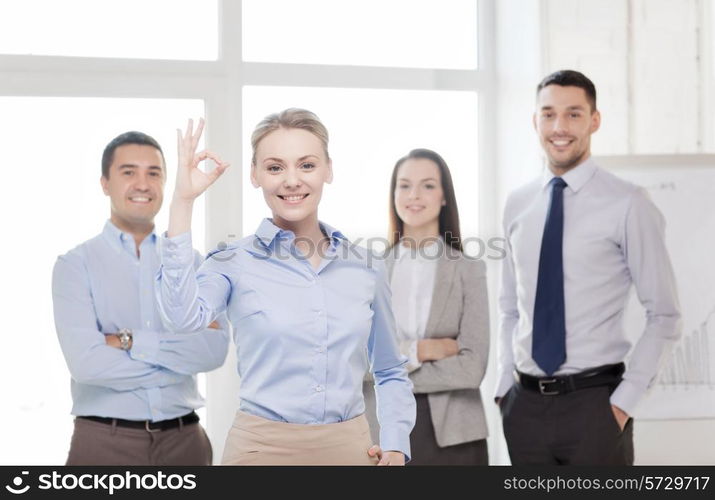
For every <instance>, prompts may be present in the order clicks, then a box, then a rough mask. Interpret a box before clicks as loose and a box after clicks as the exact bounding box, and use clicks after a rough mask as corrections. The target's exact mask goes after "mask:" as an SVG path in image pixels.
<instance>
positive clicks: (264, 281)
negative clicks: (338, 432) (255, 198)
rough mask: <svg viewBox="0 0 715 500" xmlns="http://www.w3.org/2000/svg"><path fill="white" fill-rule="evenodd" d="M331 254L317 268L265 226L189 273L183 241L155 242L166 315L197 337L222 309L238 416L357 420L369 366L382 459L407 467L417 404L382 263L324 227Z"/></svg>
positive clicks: (288, 237) (187, 238)
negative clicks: (390, 453) (230, 333)
mask: <svg viewBox="0 0 715 500" xmlns="http://www.w3.org/2000/svg"><path fill="white" fill-rule="evenodd" d="M321 228H322V229H323V231H324V233H325V234H326V235H327V236H328V237H329V241H330V245H329V247H328V250H327V252H326V254H325V256H324V257H323V260H322V262H321V263H320V265H319V267H318V268H317V269H315V268H313V267H312V266H311V264H310V262H309V261H308V260H307V259H305V258H304V257H303V256H302V254H301V253H300V251H299V250H297V248H296V246H295V245H294V240H295V235H294V234H293V233H292V232H291V231H285V230H282V229H280V228H278V227H277V226H275V225H274V224H273V223H272V221H271V220H269V219H264V220H263V222H262V223H261V225H260V226H259V228H258V230H257V231H256V233H255V235H251V236H248V237H246V238H244V239H242V240H239V241H237V242H235V243H233V244H231V245H229V246H228V247H226V248H223V249H221V250H220V251H216V252H212V253H211V254H209V257H208V258H207V259H206V261H205V262H204V264H203V265H202V266H201V268H200V269H199V271H198V273H195V272H194V268H193V267H192V265H191V262H192V257H191V234H190V233H183V234H180V235H177V236H175V237H173V238H161V245H160V246H161V247H162V250H161V259H162V271H161V274H160V275H159V277H158V279H159V282H160V287H159V288H158V290H157V292H158V293H160V299H159V302H160V306H161V309H162V313H163V315H164V316H163V318H164V320H165V322H166V323H167V326H169V328H171V329H174V330H189V331H194V330H200V329H202V328H205V327H206V325H207V324H209V323H210V322H211V321H212V320H213V319H214V318H215V317H216V315H218V314H220V313H221V312H223V311H225V310H227V311H228V317H229V320H230V321H231V324H232V325H233V328H234V336H235V343H236V345H237V346H238V372H239V375H240V377H241V393H240V398H241V401H240V408H241V410H242V411H245V412H246V413H249V414H252V415H255V416H259V417H263V418H266V419H270V420H274V421H279V422H289V423H294V424H329V423H336V422H342V421H345V420H349V419H352V418H355V417H357V416H359V415H361V414H362V413H364V411H365V404H364V402H363V396H362V381H363V377H364V375H365V373H366V371H367V369H368V368H369V367H370V366H371V367H372V371H373V374H374V379H375V390H376V395H377V401H378V419H379V421H380V425H381V431H380V445H381V447H382V449H383V450H396V451H401V452H403V453H404V454H405V455H406V456H408V458H409V452H410V442H409V435H410V432H411V430H412V427H413V425H414V421H415V400H414V396H413V394H412V383H411V382H410V380H409V378H408V376H407V371H406V368H405V363H406V361H407V360H406V358H405V357H404V356H402V355H400V353H399V349H398V347H397V344H396V341H395V335H394V328H395V327H394V319H393V315H392V310H391V306H390V288H389V284H388V280H387V274H386V271H385V265H384V262H383V261H382V260H378V259H376V258H375V257H374V256H373V255H372V254H370V253H369V252H368V251H367V250H366V249H364V248H361V247H358V246H354V245H351V244H350V243H349V242H348V240H347V239H346V238H345V237H344V236H343V235H342V234H341V233H340V232H339V231H336V230H335V229H333V228H331V227H330V226H328V225H326V224H322V223H321Z"/></svg>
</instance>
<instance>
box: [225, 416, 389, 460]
mask: <svg viewBox="0 0 715 500" xmlns="http://www.w3.org/2000/svg"><path fill="white" fill-rule="evenodd" d="M372 445H373V443H372V441H371V439H370V428H369V426H368V423H367V419H366V418H365V416H364V415H360V416H359V417H355V418H353V419H350V420H347V421H345V422H339V423H337V424H324V425H304V424H287V423H284V422H274V421H272V420H268V419H265V418H261V417H256V416H253V415H249V414H248V413H245V412H242V411H238V412H237V413H236V418H235V419H234V421H233V426H232V427H231V430H230V431H229V433H228V437H227V438H226V446H225V447H224V452H223V459H222V460H221V463H222V464H223V465H377V458H371V457H370V456H369V455H368V454H367V451H368V450H369V449H370V447H371V446H372Z"/></svg>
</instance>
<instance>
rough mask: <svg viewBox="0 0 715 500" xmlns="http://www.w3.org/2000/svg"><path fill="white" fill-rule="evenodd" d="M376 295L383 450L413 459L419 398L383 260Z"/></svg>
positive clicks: (374, 345)
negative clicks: (402, 345) (402, 348)
mask: <svg viewBox="0 0 715 500" xmlns="http://www.w3.org/2000/svg"><path fill="white" fill-rule="evenodd" d="M374 265H375V272H376V283H375V295H374V298H373V302H372V310H373V319H372V328H371V331H370V338H369V341H368V356H369V359H370V364H371V366H372V373H373V377H374V380H375V397H376V402H377V419H378V422H379V423H380V447H381V448H382V449H383V450H385V451H400V452H402V453H404V454H405V457H406V459H407V460H409V459H410V454H411V452H410V432H412V428H413V427H414V425H415V412H416V405H415V397H414V395H413V393H412V382H411V381H410V379H409V377H408V375H407V369H406V364H407V358H406V357H405V356H403V355H401V354H400V350H399V348H398V345H397V341H396V338H395V320H394V317H393V314H392V306H391V293H390V286H389V283H388V280H387V271H386V269H385V264H384V262H383V261H381V260H378V261H376V262H375V263H374Z"/></svg>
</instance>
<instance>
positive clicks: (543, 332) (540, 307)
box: [531, 177, 566, 375]
mask: <svg viewBox="0 0 715 500" xmlns="http://www.w3.org/2000/svg"><path fill="white" fill-rule="evenodd" d="M565 187H566V182H564V180H563V179H562V178H561V177H554V178H553V179H551V205H550V206H549V212H548V213H547V214H546V224H545V225H544V238H543V240H541V255H540V256H539V278H538V281H537V282H536V300H535V301H534V334H533V339H532V342H533V343H532V345H531V356H532V357H533V358H534V361H536V364H537V365H539V367H540V368H541V369H542V370H544V371H545V372H546V374H547V375H551V374H553V373H554V372H555V371H556V370H558V369H559V366H561V365H562V364H563V362H564V361H566V319H565V312H564V261H563V240H564V188H565Z"/></svg>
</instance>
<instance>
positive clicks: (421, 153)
mask: <svg viewBox="0 0 715 500" xmlns="http://www.w3.org/2000/svg"><path fill="white" fill-rule="evenodd" d="M420 158H423V159H426V160H432V161H433V162H434V163H435V164H436V165H437V168H438V169H439V173H440V178H441V179H442V181H441V182H442V192H443V194H444V201H445V204H444V205H443V206H442V209H441V210H440V212H439V234H440V236H442V238H444V241H445V243H447V244H448V245H450V246H451V247H452V248H454V249H455V250H459V251H460V252H461V251H462V235H461V231H460V230H459V210H458V209H457V198H456V197H455V195H454V184H453V183H452V174H451V173H450V172H449V167H448V166H447V162H445V161H444V158H442V157H441V156H440V155H438V154H437V153H435V152H434V151H432V150H429V149H413V150H412V151H410V152H409V153H408V154H407V156H403V157H402V158H400V159H399V160H397V163H395V168H394V169H393V170H392V180H391V181H390V208H389V213H390V226H389V229H388V235H387V240H388V242H389V244H390V248H392V247H393V246H395V245H396V244H397V243H398V242H399V241H400V238H402V235H403V233H404V222H402V219H400V217H399V216H398V215H397V209H396V208H395V188H396V187H397V171H398V170H399V169H400V166H401V165H402V164H403V163H404V162H405V161H406V160H410V159H420Z"/></svg>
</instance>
